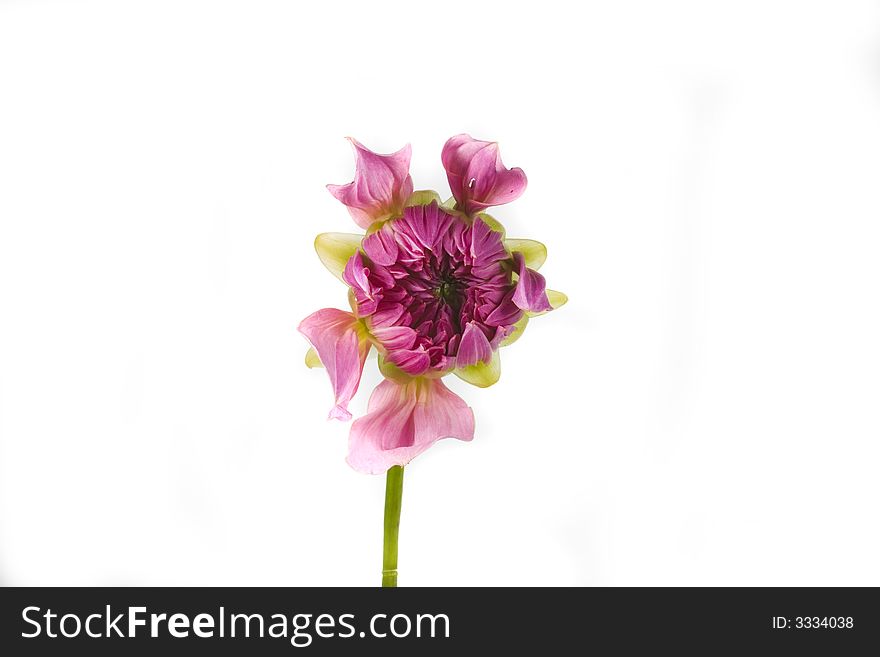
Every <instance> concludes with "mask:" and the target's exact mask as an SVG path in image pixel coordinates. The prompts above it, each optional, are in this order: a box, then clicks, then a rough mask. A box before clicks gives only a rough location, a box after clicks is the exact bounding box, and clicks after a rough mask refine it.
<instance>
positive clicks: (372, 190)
mask: <svg viewBox="0 0 880 657" xmlns="http://www.w3.org/2000/svg"><path fill="white" fill-rule="evenodd" d="M349 141H350V142H351V144H352V146H354V151H355V156H356V158H357V162H356V165H355V175H354V181H352V182H350V183H348V184H347V185H327V189H328V190H330V193H331V194H333V196H334V197H335V198H336V199H338V200H339V201H341V202H342V203H343V204H345V205H346V206H347V207H348V211H349V213H350V214H351V216H352V219H354V220H355V223H357V225H358V226H360V227H361V228H368V227H369V226H370V224H372V223H373V222H374V221H380V220H383V219H388V218H389V217H392V216H396V215H399V214H401V213H402V212H403V206H404V204H405V203H406V200H407V199H408V198H409V196H410V194H412V191H413V182H412V178H411V177H410V175H409V161H410V156H411V155H412V151H411V149H410V146H409V144H407V145H406V146H404V147H403V148H401V149H400V150H399V151H397V152H396V153H392V154H390V155H380V154H379V153H374V152H373V151H371V150H370V149H369V148H366V147H365V146H364V145H363V144H361V143H359V142H358V141H357V140H355V139H352V138H351V137H349Z"/></svg>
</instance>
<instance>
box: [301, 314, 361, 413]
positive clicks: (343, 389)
mask: <svg viewBox="0 0 880 657" xmlns="http://www.w3.org/2000/svg"><path fill="white" fill-rule="evenodd" d="M299 330H300V332H301V333H302V334H303V335H304V336H306V338H308V340H309V342H311V343H312V346H313V347H314V348H315V351H317V352H318V357H319V358H320V359H321V364H322V365H324V368H325V369H326V370H327V375H328V376H329V377H330V384H331V385H332V386H333V394H334V396H335V397H336V404H335V405H334V406H333V408H332V409H331V410H330V417H331V418H335V419H338V420H350V419H351V413H349V412H348V402H349V401H351V398H352V397H354V393H355V392H357V389H358V385H359V384H360V381H361V372H363V369H364V361H365V360H366V358H367V352H368V351H369V350H370V343H369V342H368V341H366V340H362V339H361V336H360V334H359V331H358V320H357V319H356V318H355V316H354V315H352V314H351V313H347V312H345V311H343V310H337V309H336V308H324V309H323V310H319V311H318V312H316V313H313V314H311V315H309V316H308V317H306V318H305V319H304V320H303V321H302V322H301V323H300V325H299Z"/></svg>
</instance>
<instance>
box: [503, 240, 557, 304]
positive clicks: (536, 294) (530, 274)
mask: <svg viewBox="0 0 880 657" xmlns="http://www.w3.org/2000/svg"><path fill="white" fill-rule="evenodd" d="M513 261H514V264H515V265H516V268H517V270H518V272H519V280H518V281H517V282H516V289H514V291H513V296H512V297H511V300H512V301H513V302H514V303H515V304H516V305H517V306H519V308H521V309H522V310H528V311H531V312H536V313H542V312H546V311H548V310H553V306H551V305H550V301H549V299H547V292H546V287H547V286H546V281H545V280H544V277H543V276H542V275H541V274H539V273H538V272H536V271H535V270H534V269H529V268H528V267H526V259H525V258H524V257H523V254H522V253H520V252H519V251H514V253H513Z"/></svg>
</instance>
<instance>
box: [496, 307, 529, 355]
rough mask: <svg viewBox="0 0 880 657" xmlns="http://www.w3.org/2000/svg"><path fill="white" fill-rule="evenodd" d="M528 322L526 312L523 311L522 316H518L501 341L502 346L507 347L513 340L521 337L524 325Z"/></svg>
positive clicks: (524, 328)
mask: <svg viewBox="0 0 880 657" xmlns="http://www.w3.org/2000/svg"><path fill="white" fill-rule="evenodd" d="M528 323H529V316H528V315H527V314H526V313H523V316H522V317H520V318H519V321H517V322H516V324H514V325H513V331H512V332H511V333H510V335H508V336H507V337H506V338H504V339H503V340H502V341H501V346H502V347H507V346H509V345H512V344H513V343H514V342H516V341H517V340H519V339H520V337H522V334H523V332H524V331H525V330H526V326H527V325H528Z"/></svg>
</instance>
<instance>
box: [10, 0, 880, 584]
mask: <svg viewBox="0 0 880 657" xmlns="http://www.w3.org/2000/svg"><path fill="white" fill-rule="evenodd" d="M878 19H880V7H878V5H877V3H868V2H845V3H844V2H825V3H814V2H730V3H719V2H715V3H704V2H693V3H653V2H644V3H628V2H614V3H611V2H603V3H599V2H594V3H587V4H583V3H555V2H547V1H545V2H540V3H523V4H518V3H514V2H492V3H489V2H472V1H471V2H453V1H444V2H442V3H441V2H438V3H432V4H431V5H430V6H429V5H427V4H426V3H413V2H399V3H392V2H361V3H330V2H323V3H302V2H275V3H270V2H216V1H212V2H156V1H151V2H125V3H120V2H41V1H33V2H24V1H18V2H10V1H6V2H0V580H2V582H3V583H7V584H19V585H36V584H43V585H48V584H133V585H141V584H144V585H146V584H158V585H165V584H169V585H170V584H186V585H190V584H210V585H225V584H230V585H239V584H241V585H244V584H251V585H343V584H353V585H376V584H378V582H379V579H380V577H379V575H380V557H381V539H382V535H381V520H382V518H381V516H382V499H383V489H384V478H383V477H371V476H366V475H360V474H357V473H355V472H354V471H352V470H350V469H349V468H348V466H347V465H346V464H345V462H344V455H345V451H346V441H347V433H348V427H347V426H346V425H345V424H342V423H332V422H327V421H326V420H325V417H326V413H327V410H328V408H329V405H330V402H331V394H330V387H329V384H328V383H327V381H326V379H325V374H324V373H323V371H321V370H313V371H310V370H308V369H306V368H305V366H304V364H303V355H304V352H305V350H306V343H305V341H304V339H303V338H302V337H301V336H300V335H298V334H297V333H296V331H295V327H296V325H297V324H298V322H299V320H300V319H302V318H303V317H304V316H306V315H307V314H309V313H311V312H312V311H314V310H316V309H318V308H321V307H326V306H335V307H339V308H345V307H346V297H345V290H344V288H343V286H342V285H341V284H340V283H339V282H338V281H337V280H336V279H334V278H333V277H332V276H331V275H330V274H329V273H328V272H326V271H325V270H324V268H323V267H322V265H321V264H320V262H319V261H318V259H317V257H316V256H315V254H314V252H313V250H312V240H313V238H314V235H315V234H317V233H319V232H322V231H352V232H353V231H354V230H356V229H355V227H354V224H353V223H352V222H351V221H350V220H349V218H348V214H347V212H346V211H345V209H344V208H343V207H342V206H341V205H340V204H338V203H337V202H336V201H335V200H334V199H333V198H332V197H331V196H330V195H329V194H328V193H327V191H326V190H325V188H324V184H325V183H328V182H333V183H345V182H348V181H349V180H351V177H352V172H353V159H352V155H351V151H350V148H349V146H348V144H347V143H346V142H345V141H344V140H343V137H344V136H346V135H352V136H355V137H357V138H358V139H360V140H361V141H363V142H364V143H365V144H367V145H368V146H370V147H372V148H373V149H375V150H378V151H381V152H388V151H391V150H395V149H397V148H399V147H401V146H402V145H403V144H404V143H407V142H410V143H411V144H412V146H413V165H412V173H413V177H414V179H415V182H416V186H417V188H430V187H433V188H437V189H439V190H440V192H441V194H442V195H444V196H446V195H447V193H448V187H447V186H446V182H445V176H444V173H443V169H442V167H441V166H440V159H439V157H440V149H441V147H442V145H443V142H444V141H445V140H446V139H447V138H448V137H449V136H451V135H453V134H456V133H459V132H465V131H466V132H469V133H471V134H472V135H474V136H476V137H479V138H483V139H493V140H498V141H499V142H500V143H501V146H502V153H503V157H504V160H505V163H506V164H507V165H508V166H521V167H522V168H524V169H525V171H526V172H527V174H528V176H529V188H528V190H527V191H526V194H525V195H524V196H523V197H522V198H521V199H520V200H518V201H516V202H515V203H513V204H511V205H508V206H505V207H502V208H499V209H496V211H495V212H494V214H495V216H497V217H498V218H499V219H500V220H501V221H503V222H504V223H505V224H506V225H507V227H508V234H509V235H511V236H519V237H533V238H536V239H540V240H542V241H543V242H545V243H546V244H547V246H548V248H549V259H548V261H547V264H546V265H545V267H544V268H543V270H542V271H543V273H544V274H545V275H546V276H547V278H548V281H549V284H550V286H551V287H553V288H556V289H560V290H563V291H565V292H567V293H568V295H569V297H570V298H571V301H570V303H569V304H568V306H567V307H565V308H564V309H563V310H560V311H559V312H558V313H554V314H551V315H550V316H548V317H545V318H542V319H540V320H535V321H533V322H532V323H531V325H530V327H529V329H528V331H527V332H526V335H525V336H524V338H523V339H522V340H521V341H520V342H518V343H517V344H516V345H514V346H512V347H510V348H509V349H507V350H505V352H504V354H503V355H504V364H503V374H502V378H501V381H500V382H499V383H498V384H497V385H496V386H494V387H492V388H489V389H487V390H478V389H475V388H471V387H469V386H467V385H466V384H464V383H463V382H461V381H459V380H449V385H450V387H452V388H454V390H456V391H457V392H458V393H459V394H461V395H463V396H464V397H466V399H467V401H468V402H469V403H470V404H471V405H472V406H473V408H474V410H475V412H476V417H477V436H476V439H475V440H474V441H473V442H472V443H471V444H464V443H460V442H457V441H443V442H441V443H440V444H438V445H437V446H435V447H434V448H432V449H431V450H429V451H428V452H427V453H425V454H424V455H423V456H421V457H419V458H418V459H417V460H416V461H415V462H414V463H413V464H412V465H411V466H410V467H409V468H408V469H407V472H406V482H405V492H404V512H403V519H402V528H401V539H400V550H401V557H400V568H401V576H400V581H401V584H402V585H447V584H448V585H452V584H473V585H517V584H522V585H539V584H549V585H637V584H638V585H661V584H665V585H684V584H690V585H746V584H750V585H783V584H789V585H831V584H835V585H859V584H872V585H880V561H878V559H877V554H880V529H878V512H877V504H878V500H880V483H878V478H877V472H878V458H880V447H878V438H880V413H878V397H880V341H878V336H880V306H878V283H880V259H878V247H880V228H878V222H880V194H878V179H880V21H878ZM453 379H454V377H453ZM378 380H379V376H378V374H377V372H376V371H375V363H374V362H368V365H367V370H366V373H365V377H364V381H363V382H362V386H361V391H360V393H359V395H358V397H357V399H356V401H355V403H354V404H353V407H352V409H353V410H354V411H355V413H356V415H357V414H360V413H362V412H363V410H364V409H365V407H366V399H367V397H368V393H369V392H370V391H371V390H372V388H373V387H374V386H375V385H376V383H377V382H378Z"/></svg>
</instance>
